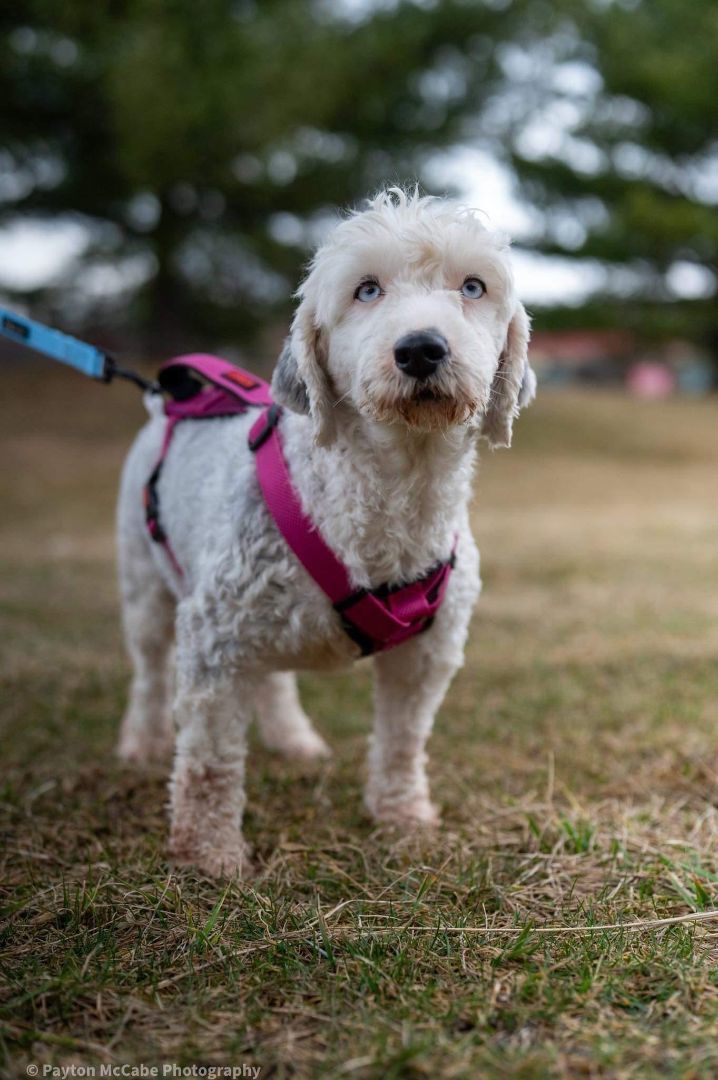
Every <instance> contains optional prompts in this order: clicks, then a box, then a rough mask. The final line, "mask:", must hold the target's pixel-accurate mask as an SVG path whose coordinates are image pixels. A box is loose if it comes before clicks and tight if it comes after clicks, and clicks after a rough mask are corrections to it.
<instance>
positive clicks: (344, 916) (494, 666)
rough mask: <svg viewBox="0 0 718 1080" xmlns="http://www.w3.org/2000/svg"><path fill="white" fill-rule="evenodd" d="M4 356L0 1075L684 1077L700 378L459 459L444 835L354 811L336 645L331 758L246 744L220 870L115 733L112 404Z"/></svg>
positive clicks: (348, 709) (438, 763)
mask: <svg viewBox="0 0 718 1080" xmlns="http://www.w3.org/2000/svg"><path fill="white" fill-rule="evenodd" d="M37 371H38V369H36V368H34V369H28V370H27V371H25V372H22V371H15V372H14V373H11V374H6V375H3V390H4V393H3V397H2V401H3V416H2V423H1V424H0V440H1V442H2V446H1V448H0V452H1V454H2V460H3V462H4V464H5V466H6V468H5V469H4V470H3V472H2V474H1V475H0V498H1V500H2V506H3V514H2V520H1V523H0V562H1V570H2V595H1V607H0V619H1V623H0V640H1V641H2V667H1V669H0V677H1V679H2V724H3V728H2V759H3V770H2V790H1V803H0V813H1V814H2V826H3V831H4V835H5V840H4V845H3V855H2V866H1V868H0V881H1V882H2V891H3V908H4V911H3V914H2V916H1V917H0V942H1V947H2V953H3V955H2V968H1V971H2V975H1V979H2V982H1V988H0V1017H1V1018H2V1019H1V1020H0V1024H1V1029H0V1030H1V1031H2V1036H1V1040H2V1041H1V1043H0V1049H1V1051H2V1053H3V1055H4V1059H5V1068H6V1071H7V1072H8V1073H9V1074H17V1075H23V1076H24V1075H25V1067H26V1064H27V1063H28V1062H38V1063H40V1064H41V1065H42V1063H47V1064H50V1063H55V1064H68V1063H75V1064H88V1063H91V1062H96V1063H100V1062H104V1063H108V1064H122V1063H132V1062H140V1061H144V1062H147V1063H161V1062H177V1063H180V1064H187V1063H202V1064H209V1063H214V1064H224V1063H228V1062H233V1063H239V1064H241V1063H242V1062H244V1063H246V1064H251V1065H254V1066H260V1067H261V1069H262V1075H263V1076H268V1075H274V1076H278V1077H284V1076H287V1077H288V1076H300V1077H304V1076H308V1077H312V1076H318V1075H321V1076H329V1077H334V1076H337V1077H338V1076H357V1077H375V1076H382V1077H412V1076H416V1077H420V1076H424V1075H432V1074H433V1075H435V1076H437V1075H438V1076H442V1077H443V1076H447V1077H475V1076H482V1077H509V1076H510V1077H524V1078H534V1077H536V1078H539V1077H541V1078H543V1077H575V1076H589V1077H604V1076H605V1077H634V1076H640V1077H654V1076H655V1077H659V1076H660V1077H664V1076H669V1077H684V1078H689V1077H690V1078H693V1077H713V1076H715V1075H716V1073H717V1072H718V1051H717V1050H716V1030H717V1025H718V968H717V966H716V963H717V961H718V921H713V920H712V918H708V919H707V920H706V921H700V920H699V919H696V920H695V921H688V922H678V923H672V924H669V925H658V926H656V925H655V921H656V920H662V919H668V918H672V917H676V916H684V915H691V916H692V915H700V914H701V913H706V912H708V913H710V912H711V911H712V910H713V909H715V908H716V907H718V809H717V807H716V779H717V774H718V730H717V725H716V719H717V718H716V699H717V698H718V693H717V691H718V665H717V664H716V657H717V656H718V590H717V588H716V586H718V540H717V537H718V506H717V505H716V500H715V482H716V481H715V477H716V466H717V465H718V435H717V432H718V423H717V421H718V406H717V405H716V403H715V402H708V403H698V404H691V403H686V402H680V401H671V402H668V403H661V404H642V403H636V402H633V401H631V400H628V399H624V398H619V397H614V396H609V395H603V394H595V395H592V396H582V395H577V394H573V393H571V394H568V393H567V394H548V393H546V394H544V395H543V398H542V399H541V400H539V402H537V404H536V405H535V406H534V407H533V408H532V409H531V410H530V411H529V412H528V413H526V414H525V415H524V416H523V417H522V418H521V421H520V422H519V424H518V426H517V437H516V446H515V448H514V449H513V450H512V451H511V452H509V453H507V452H502V453H500V454H496V455H493V456H492V455H489V454H485V455H484V460H483V463H482V467H481V472H480V477H479V481H478V492H479V497H478V499H477V502H476V509H475V520H476V531H477V534H478V536H479V540H480V545H481V548H482V552H483V559H484V565H483V576H484V581H485V595H484V597H483V599H482V601H481V604H480V606H479V608H478V610H477V615H476V619H475V622H474V626H473V629H472V636H471V641H470V646H469V650H468V655H467V664H466V667H465V669H464V670H463V672H462V673H461V675H460V676H459V677H458V678H457V680H456V682H455V684H454V685H453V687H452V689H451V691H450V694H449V696H448V698H447V701H446V703H445V706H444V708H443V710H442V712H441V714H440V718H439V721H438V724H437V729H436V733H435V735H434V738H433V740H432V765H431V772H432V777H433V784H434V792H435V795H436V797H437V799H438V801H439V802H440V803H441V804H442V806H443V810H444V826H443V828H442V830H441V831H440V832H439V833H438V834H437V835H435V836H433V837H431V836H428V837H425V838H423V839H422V838H419V839H413V840H406V839H404V840H402V839H397V837H396V836H395V835H392V834H390V833H384V832H377V831H376V830H374V829H373V828H372V825H371V824H370V822H369V821H368V820H367V819H366V818H365V816H364V815H363V812H362V810H361V805H360V787H361V764H360V763H361V760H362V755H363V750H364V744H365V737H366V732H367V729H368V720H369V710H370V680H369V670H368V669H367V668H366V667H364V668H359V669H358V670H356V671H355V672H353V673H352V674H351V675H346V676H341V677H336V676H335V677H331V678H325V679H321V678H315V677H307V678H305V679H304V680H303V694H304V698H305V701H306V703H307V705H308V706H309V708H310V709H311V712H312V714H313V715H314V716H315V718H316V720H317V723H318V726H319V728H320V729H321V730H322V731H323V732H324V733H325V734H327V735H328V736H329V738H330V740H331V742H332V744H333V747H334V749H335V758H334V760H333V762H332V763H331V764H330V765H328V766H326V767H324V768H322V769H319V770H318V771H308V770H303V769H301V768H299V767H295V766H291V765H287V764H286V763H282V762H280V761H277V760H275V759H273V758H272V757H271V756H270V755H268V754H267V753H266V752H264V751H262V750H261V749H259V748H256V750H255V752H254V753H253V755H252V758H251V766H250V781H249V789H250V790H249V800H250V801H249V812H248V818H247V833H248V836H249V838H250V839H251V841H252V843H253V845H254V847H255V851H256V855H257V861H258V863H259V865H260V874H259V877H258V878H257V879H256V880H254V881H253V882H251V883H249V884H243V885H240V884H237V883H230V884H227V883H219V884H218V883H213V882H209V881H206V880H203V879H200V878H197V877H194V876H193V875H192V874H189V873H181V874H172V873H171V872H170V870H169V869H168V866H167V864H166V862H165V860H164V854H163V851H164V842H165V834H166V822H165V801H166V793H165V778H164V777H163V776H162V774H161V773H159V772H149V773H146V774H144V773H140V772H138V771H136V770H128V769H123V768H121V767H119V766H118V765H117V764H116V763H115V761H114V760H113V756H112V748H113V740H114V737H115V732H116V729H117V723H118V717H119V715H120V711H121V709H122V706H123V700H124V694H125V686H126V681H127V667H126V663H125V660H124V658H123V654H122V650H121V643H120V638H119V633H118V620H117V603H116V594H115V584H114V571H113V552H112V512H113V500H114V495H115V490H116V483H117V473H118V468H119V464H120V461H121V459H122V455H123V452H124V450H125V448H126V446H127V444H128V442H129V439H130V437H131V433H132V431H133V430H134V428H135V427H136V425H137V423H138V421H139V420H140V417H141V410H140V407H139V404H138V401H137V398H136V397H135V396H134V395H133V394H132V392H131V391H130V389H128V388H122V387H119V386H118V387H116V388H113V389H111V390H105V389H104V388H100V387H96V386H93V385H92V384H91V383H89V381H88V382H85V381H83V380H81V379H79V378H78V377H75V376H73V375H72V374H71V373H69V372H59V371H55V370H53V371H51V372H49V373H48V374H47V376H46V379H45V380H44V381H43V382H39V381H38V378H37ZM637 921H638V922H640V923H642V924H647V925H642V926H639V927H635V926H630V925H626V924H632V923H635V922H637ZM617 924H618V925H617ZM652 924H653V925H652ZM606 926H608V927H609V928H608V929H605V928H604V929H601V927H606ZM594 928H595V929H594ZM547 930H548V932H547Z"/></svg>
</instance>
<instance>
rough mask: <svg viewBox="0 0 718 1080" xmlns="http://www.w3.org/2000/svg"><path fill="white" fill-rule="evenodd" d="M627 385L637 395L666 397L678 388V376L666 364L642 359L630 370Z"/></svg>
mask: <svg viewBox="0 0 718 1080" xmlns="http://www.w3.org/2000/svg"><path fill="white" fill-rule="evenodd" d="M626 386H627V388H628V390H630V392H631V393H632V394H635V395H636V397H642V398H665V397H670V395H671V394H672V393H673V392H674V391H675V389H676V377H675V375H674V374H673V372H672V371H671V369H670V368H669V367H668V366H667V365H666V364H661V363H658V362H657V361H655V360H641V361H639V363H637V364H634V365H633V366H632V367H631V368H630V369H629V371H628V375H627V377H626Z"/></svg>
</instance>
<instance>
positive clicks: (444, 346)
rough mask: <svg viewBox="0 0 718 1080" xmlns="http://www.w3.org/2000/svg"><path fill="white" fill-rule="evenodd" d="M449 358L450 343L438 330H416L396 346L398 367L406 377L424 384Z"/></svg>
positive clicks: (395, 356) (406, 335)
mask: <svg viewBox="0 0 718 1080" xmlns="http://www.w3.org/2000/svg"><path fill="white" fill-rule="evenodd" d="M448 356H449V343H448V341H447V340H446V338H445V337H444V335H443V334H440V333H439V331H438V330H414V331H412V333H410V334H405V335H404V337H402V338H399V340H398V341H397V343H396V345H395V346H394V360H395V361H396V366H397V367H398V368H399V370H400V371H401V372H403V373H404V375H408V376H409V377H410V378H412V379H417V380H418V381H419V382H422V381H423V380H424V379H428V378H429V376H431V375H433V374H434V373H435V372H436V369H437V368H438V367H439V365H440V364H443V363H444V361H445V360H446V359H447V358H448Z"/></svg>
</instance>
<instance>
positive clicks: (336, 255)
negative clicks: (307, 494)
mask: <svg viewBox="0 0 718 1080" xmlns="http://www.w3.org/2000/svg"><path fill="white" fill-rule="evenodd" d="M298 296H299V298H300V304H299V307H298V309H297V312H296V315H295V317H294V321H293V323H292V330H291V334H290V337H289V338H288V340H287V343H286V345H285V348H284V351H283V352H282V355H281V356H280V359H279V362H278V364H277V368H276V370H275V373H274V379H273V382H272V388H273V391H274V395H275V397H276V399H277V400H278V401H279V402H281V403H282V404H284V405H286V406H288V407H289V408H290V409H294V410H295V411H297V412H304V413H308V414H309V415H311V416H312V418H313V419H314V422H315V431H316V438H317V441H318V442H319V443H320V444H324V445H326V444H327V443H329V442H331V440H332V438H333V435H334V431H335V423H336V417H337V409H336V406H337V405H338V404H339V403H340V402H342V403H344V405H345V407H350V408H353V409H354V410H356V411H357V412H358V413H359V414H361V415H364V416H366V417H368V418H371V419H372V420H374V421H379V422H382V423H391V424H402V425H404V426H405V427H406V428H413V429H416V430H419V431H432V430H445V429H446V428H448V427H450V426H452V425H469V426H472V427H474V428H475V429H477V430H478V431H479V432H480V433H481V434H482V435H484V436H485V437H486V438H487V439H488V441H489V443H490V444H491V445H492V446H509V445H510V443H511V428H512V423H513V419H514V417H515V416H516V414H517V413H518V410H519V408H520V407H521V406H522V405H526V404H528V403H529V401H531V400H532V398H533V396H534V393H535V387H536V380H535V377H534V373H533V371H532V370H531V368H530V367H529V365H528V360H527V347H528V338H529V322H528V317H527V315H526V312H525V311H524V309H523V307H522V305H521V304H520V303H519V301H518V300H517V298H516V295H515V292H514V286H513V278H512V275H511V269H510V266H509V261H508V242H507V241H506V240H505V239H504V238H503V237H500V236H497V235H495V234H494V233H492V232H490V231H489V230H488V229H486V228H485V226H484V225H482V224H481V222H480V221H479V220H478V218H477V216H476V215H475V214H474V213H473V212H471V211H469V210H466V209H462V208H460V207H457V206H456V205H454V204H452V203H448V202H444V201H441V200H436V199H430V198H420V197H418V196H407V195H406V194H405V193H404V192H402V191H400V190H398V189H391V190H390V191H388V192H386V193H383V194H381V195H379V196H378V197H377V198H376V199H374V200H373V201H372V202H371V203H370V204H369V207H368V209H366V210H365V211H363V212H361V213H356V214H353V215H352V216H350V217H349V218H347V219H346V220H344V221H342V222H341V223H340V224H339V225H337V226H336V227H335V229H334V230H333V232H332V233H331V235H330V237H329V239H328V240H327V242H326V243H325V244H324V245H323V246H322V247H321V248H320V249H319V251H318V252H317V254H316V255H315V257H314V259H313V261H312V263H311V266H310V269H309V273H308V275H307V277H306V279H305V280H304V282H303V284H302V285H301V287H300V289H299V292H298Z"/></svg>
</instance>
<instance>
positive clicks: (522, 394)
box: [481, 303, 536, 448]
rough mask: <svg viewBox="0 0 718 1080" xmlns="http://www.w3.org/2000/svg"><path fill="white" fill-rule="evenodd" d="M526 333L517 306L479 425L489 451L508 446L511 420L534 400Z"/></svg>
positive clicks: (525, 321)
mask: <svg viewBox="0 0 718 1080" xmlns="http://www.w3.org/2000/svg"><path fill="white" fill-rule="evenodd" d="M529 332H530V324H529V317H528V315H527V314H526V311H525V310H524V306H523V304H519V303H517V304H516V307H515V309H514V313H513V315H512V317H511V322H510V323H509V327H508V330H507V332H506V343H505V345H504V347H503V349H502V352H501V356H500V357H499V366H498V368H497V370H496V375H495V376H494V383H493V386H492V387H491V397H490V399H489V405H488V408H487V409H486V413H485V414H484V418H483V421H482V424H481V435H482V436H483V437H484V438H485V439H488V442H489V446H491V447H492V448H493V447H497V446H511V430H512V427H513V422H514V418H515V417H516V416H518V413H519V409H522V408H523V407H524V406H525V405H528V404H530V402H532V401H533V399H534V398H535V397H536V376H535V374H534V372H533V369H532V368H531V367H530V366H529V361H528V345H529Z"/></svg>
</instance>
